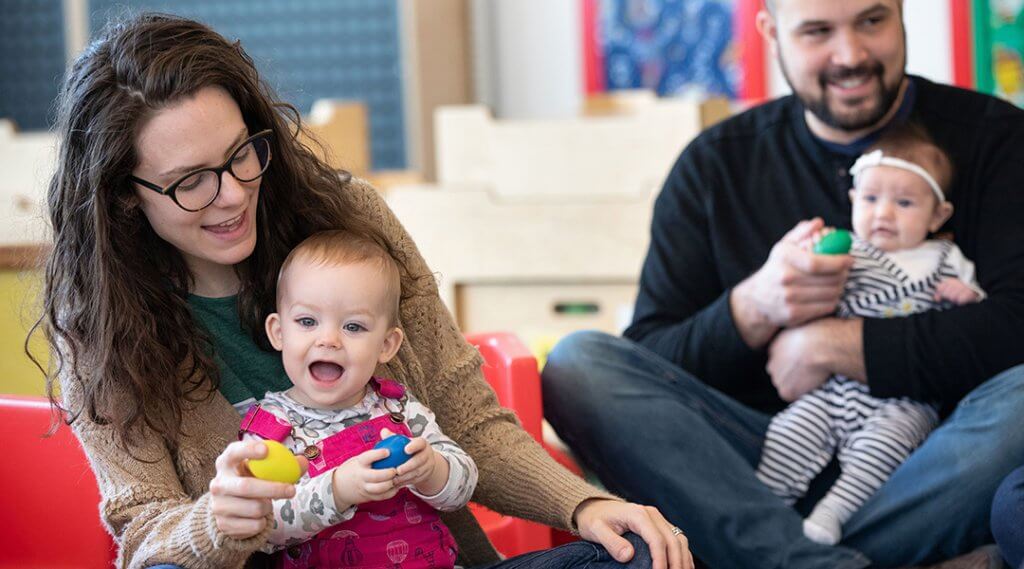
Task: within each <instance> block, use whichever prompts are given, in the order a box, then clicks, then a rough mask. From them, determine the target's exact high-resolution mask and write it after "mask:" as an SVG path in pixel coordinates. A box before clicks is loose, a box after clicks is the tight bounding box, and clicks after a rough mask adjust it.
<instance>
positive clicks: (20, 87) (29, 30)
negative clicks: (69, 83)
mask: <svg viewBox="0 0 1024 569" xmlns="http://www.w3.org/2000/svg"><path fill="white" fill-rule="evenodd" d="M63 74H64V12H63V9H62V3H61V2H60V1H59V0H45V1H37V0H0V118H11V119H14V121H15V122H16V123H17V124H18V128H19V129H21V130H44V129H47V128H49V127H50V126H52V122H53V115H52V112H51V111H52V108H51V107H52V104H53V100H54V99H55V98H56V97H57V91H58V90H59V89H60V81H61V79H62V77H63Z"/></svg>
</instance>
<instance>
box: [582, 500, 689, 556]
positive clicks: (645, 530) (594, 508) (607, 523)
mask: <svg viewBox="0 0 1024 569" xmlns="http://www.w3.org/2000/svg"><path fill="white" fill-rule="evenodd" d="M573 518H574V520H575V521H576V527H577V528H578V529H579V531H580V537H582V538H583V539H585V540H587V541H593V542H595V543H600V544H601V545H602V546H603V547H604V548H605V549H606V550H608V553H610V554H611V556H612V557H613V558H614V559H615V560H616V561H618V562H620V563H626V562H627V561H629V560H630V559H632V558H633V553H634V551H633V546H632V545H630V544H629V542H628V541H626V539H625V538H623V537H622V534H624V533H626V532H627V531H631V532H633V533H635V534H637V535H639V536H640V537H641V538H643V540H644V541H645V542H646V543H647V547H648V548H649V549H650V550H651V560H652V561H653V565H652V567H653V568H654V569H693V556H692V555H691V554H690V545H689V542H688V541H687V540H686V536H685V535H683V534H682V532H679V533H674V532H673V527H674V526H672V524H670V523H669V522H668V520H666V519H665V517H664V516H662V515H661V513H660V512H659V511H658V509H657V508H654V507H652V506H641V505H639V504H628V503H626V502H618V501H615V500H602V499H591V500H586V501H584V502H583V503H582V504H580V505H579V507H577V508H576V513H575V514H573ZM675 531H676V532H678V531H679V530H678V529H676V530H675Z"/></svg>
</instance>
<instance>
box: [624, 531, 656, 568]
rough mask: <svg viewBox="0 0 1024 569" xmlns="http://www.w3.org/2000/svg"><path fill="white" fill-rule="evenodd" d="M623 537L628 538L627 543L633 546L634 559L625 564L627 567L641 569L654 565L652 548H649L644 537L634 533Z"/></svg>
mask: <svg viewBox="0 0 1024 569" xmlns="http://www.w3.org/2000/svg"><path fill="white" fill-rule="evenodd" d="M622 537H624V538H626V541H628V542H629V543H630V545H632V546H633V558H632V559H630V560H629V562H628V563H626V564H625V565H626V567H629V568H631V569H632V568H636V569H640V568H641V567H643V568H647V567H650V566H651V565H652V564H653V560H652V558H651V548H649V547H648V546H647V542H646V541H644V539H643V538H642V537H640V536H639V535H637V534H635V533H632V532H630V533H626V534H623V536H622Z"/></svg>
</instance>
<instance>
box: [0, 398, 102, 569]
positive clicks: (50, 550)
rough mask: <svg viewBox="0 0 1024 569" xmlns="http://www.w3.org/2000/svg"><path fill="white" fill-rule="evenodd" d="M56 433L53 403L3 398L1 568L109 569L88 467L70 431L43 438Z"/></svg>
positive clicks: (0, 403)
mask: <svg viewBox="0 0 1024 569" xmlns="http://www.w3.org/2000/svg"><path fill="white" fill-rule="evenodd" d="M49 426H50V404H49V402H48V401H47V400H46V399H43V398H39V397H17V396H13V395H0V449H2V451H3V453H4V457H3V458H0V491H2V492H3V494H4V498H3V500H2V502H0V504H2V506H0V528H3V530H2V531H0V551H2V552H3V553H0V567H4V568H7V567H12V568H13V567H17V568H19V569H24V568H31V567H46V568H53V569H60V568H69V569H70V568H75V569H91V568H93V567H97V568H98V567H110V566H111V565H112V564H113V562H114V558H115V556H116V555H117V550H116V549H115V546H114V542H113V540H112V539H111V538H110V535H109V534H108V533H107V531H106V530H105V529H104V528H103V526H102V525H101V524H100V516H99V502H100V493H99V490H98V489H97V488H96V479H95V478H94V477H93V474H92V469H91V468H90V467H89V462H88V461H87V460H86V459H85V455H84V454H83V453H82V447H81V446H79V444H78V439H76V438H75V437H74V435H73V434H72V433H71V429H69V428H68V427H66V426H63V425H62V426H61V428H60V429H58V430H57V433H56V434H55V435H54V436H53V437H50V438H43V435H44V434H45V433H46V432H47V430H48V429H49Z"/></svg>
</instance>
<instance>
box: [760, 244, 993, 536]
mask: <svg viewBox="0 0 1024 569" xmlns="http://www.w3.org/2000/svg"><path fill="white" fill-rule="evenodd" d="M850 254H851V255H852V256H853V257H854V265H853V267H852V268H851V269H850V276H849V278H848V280H847V282H846V287H845V290H844V292H843V297H842V299H841V301H840V305H839V309H838V314H839V316H840V317H844V318H850V317H866V318H893V317H901V316H906V315H908V314H913V313H916V312H924V311H926V310H942V309H945V308H950V307H951V306H953V304H952V303H950V302H948V301H942V302H937V301H935V300H934V294H935V288H936V286H937V285H938V283H939V282H940V281H942V280H943V279H945V278H947V277H953V278H958V279H960V280H961V281H963V282H964V283H965V284H967V285H969V286H970V287H971V288H973V289H975V290H976V291H977V292H978V293H979V294H981V297H982V298H983V297H984V293H983V292H982V291H981V289H980V288H979V287H978V285H977V283H976V282H975V277H974V265H973V263H971V262H970V261H968V260H967V259H966V258H965V257H964V256H963V254H962V253H961V252H960V249H959V248H958V247H957V246H956V245H955V244H953V243H952V242H950V241H938V240H931V241H925V242H924V243H922V244H921V245H920V246H919V247H916V248H914V249H905V250H900V251H893V252H888V253H886V252H884V251H882V250H880V249H878V248H876V247H874V246H873V245H871V244H870V243H867V242H865V241H863V240H861V239H854V243H853V247H852V248H851V250H850ZM937 423H938V415H937V413H936V411H935V408H934V407H933V406H931V405H927V404H923V403H919V402H916V401H912V400H910V399H907V398H899V399H878V398H875V397H872V396H871V395H870V393H869V392H868V387H867V386H866V385H864V384H863V383H860V382H857V381H854V380H852V379H848V378H846V377H843V376H838V375H837V376H833V377H831V378H829V380H828V381H827V382H826V383H825V384H824V385H823V386H822V387H820V388H819V389H817V390H816V391H813V392H811V393H808V394H807V395H804V396H803V397H801V398H800V399H799V400H797V401H796V402H794V403H793V404H791V405H790V406H789V407H787V408H786V409H785V410H784V411H782V412H781V413H779V414H777V415H776V416H775V417H774V418H773V419H772V421H771V424H770V425H769V427H768V432H767V435H766V440H765V444H764V450H763V452H762V455H761V464H760V465H759V466H758V469H757V476H758V478H759V479H760V480H761V481H762V482H763V483H764V484H766V485H767V486H768V487H769V488H770V489H771V491H772V492H773V493H774V494H776V495H777V496H779V497H780V498H782V499H783V500H785V501H786V502H787V503H788V504H790V505H792V504H793V503H794V502H796V500H797V499H799V498H800V497H802V496H803V495H804V494H805V493H806V492H807V488H808V486H809V484H810V482H811V480H813V479H814V477H815V476H817V475H818V474H819V473H820V472H821V471H822V469H824V467H825V466H826V465H827V464H828V462H829V461H830V460H831V458H832V455H833V454H835V455H836V457H837V459H838V460H839V463H840V466H841V467H842V473H841V474H840V476H839V478H838V479H837V480H836V482H835V484H834V485H833V486H832V488H831V489H830V490H829V492H828V493H827V494H826V495H825V497H823V498H822V499H821V501H820V502H818V505H817V506H816V507H815V509H814V512H812V514H811V515H810V516H809V517H808V519H809V520H815V522H816V523H817V521H818V520H820V519H821V517H822V516H824V517H828V518H831V520H833V522H834V523H835V524H836V525H835V527H837V528H838V527H839V526H841V525H842V524H843V523H845V522H846V521H847V520H849V519H850V517H851V516H852V515H853V513H854V512H856V511H857V509H859V508H860V507H861V506H862V505H863V504H864V502H866V501H867V499H868V498H869V497H870V496H871V495H872V494H874V493H875V491H877V490H878V489H879V488H880V487H881V486H882V484H884V483H885V481H886V480H887V479H888V477H889V475H890V474H892V472H893V471H894V470H895V469H896V467H898V466H899V465H900V464H901V463H902V462H903V461H904V460H905V459H906V458H907V456H908V455H909V454H910V453H911V452H912V451H913V450H914V449H915V448H916V447H917V446H918V445H919V444H921V442H922V441H923V440H924V439H925V437H926V436H928V433H929V432H930V431H931V430H932V429H933V428H935V426H936V424H937ZM819 525H821V524H819ZM805 527H806V525H805Z"/></svg>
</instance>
